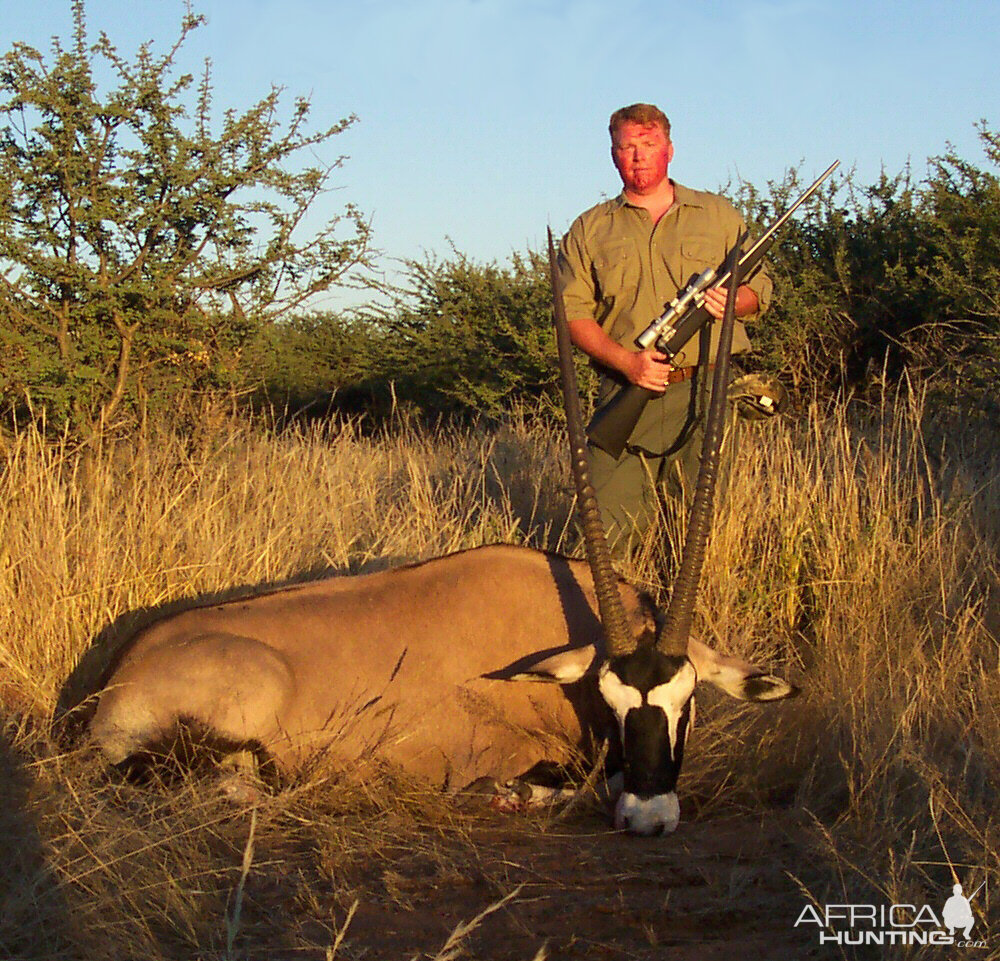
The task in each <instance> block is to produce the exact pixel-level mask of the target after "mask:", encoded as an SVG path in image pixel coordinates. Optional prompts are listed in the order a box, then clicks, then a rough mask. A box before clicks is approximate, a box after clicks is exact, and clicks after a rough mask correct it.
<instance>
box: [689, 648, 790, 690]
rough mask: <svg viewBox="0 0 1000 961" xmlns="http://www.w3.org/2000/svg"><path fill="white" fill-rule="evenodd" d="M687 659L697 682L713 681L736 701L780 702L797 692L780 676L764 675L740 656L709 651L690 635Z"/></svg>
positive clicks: (712, 682)
mask: <svg viewBox="0 0 1000 961" xmlns="http://www.w3.org/2000/svg"><path fill="white" fill-rule="evenodd" d="M688 659H689V660H690V661H691V663H692V664H694V669H695V670H696V671H697V672H698V680H699V681H707V682H708V683H709V684H714V685H715V686H716V687H717V688H719V690H720V691H725V692H726V693H727V694H728V695H730V697H735V698H737V699H738V700H740V701H780V700H783V699H784V698H787V697H795V695H796V694H798V693H799V689H798V688H797V687H795V685H794V684H789V683H788V681H786V680H785V679H784V678H781V677H777V676H776V675H774V674H766V673H765V672H764V671H763V670H762V669H761V668H759V667H755V666H754V665H753V664H751V663H749V662H748V661H744V660H743V659H742V658H739V657H730V656H729V655H726V654H720V653H719V652H718V651H713V650H712V648H710V647H709V646H708V645H707V644H702V642H701V641H696V640H694V639H693V638H692V639H691V640H689V641H688Z"/></svg>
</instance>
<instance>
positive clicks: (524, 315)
mask: <svg viewBox="0 0 1000 961" xmlns="http://www.w3.org/2000/svg"><path fill="white" fill-rule="evenodd" d="M405 265H406V270H407V279H406V282H405V284H404V285H403V286H400V287H397V288H395V289H393V290H392V291H391V292H390V298H389V302H388V303H387V304H382V305H380V306H376V307H370V308H368V309H367V310H365V311H363V312H362V314H361V316H362V318H363V319H364V320H366V321H367V322H368V323H369V324H371V325H372V327H373V328H374V329H376V330H378V331H380V332H381V333H382V334H384V335H385V346H386V354H385V357H384V366H383V368H382V371H381V373H382V375H383V376H385V377H388V378H391V379H392V380H393V381H394V382H395V384H396V389H397V391H398V392H399V394H400V396H402V397H404V398H405V399H408V400H412V401H414V402H416V403H417V404H418V405H420V406H422V407H424V408H432V409H434V410H437V411H447V410H451V411H454V410H468V411H473V412H476V413H482V414H488V415H495V416H499V415H502V414H503V413H504V412H505V411H507V410H509V409H510V404H511V399H512V398H513V397H516V398H518V399H520V400H522V401H528V402H529V403H531V402H535V403H537V404H538V407H539V409H541V410H546V411H552V410H554V409H560V408H561V401H560V400H559V387H558V373H557V369H556V348H555V338H554V334H553V330H552V293H551V287H550V285H549V276H548V262H547V260H546V259H545V258H544V257H542V256H541V255H540V254H536V253H534V252H531V251H529V252H528V253H526V254H524V255H522V254H518V253H515V254H514V255H513V256H512V258H511V261H510V263H509V264H507V265H498V264H496V263H489V264H478V263H475V262H474V261H472V260H471V259H470V258H468V257H467V256H466V255H464V254H461V253H458V252H457V251H456V252H455V256H454V257H453V259H450V260H444V261H439V260H437V259H435V258H432V257H428V258H426V259H425V260H423V261H417V260H408V261H406V262H405ZM579 373H580V376H581V378H582V379H585V378H586V372H585V369H584V368H583V367H582V366H581V369H580V371H579Z"/></svg>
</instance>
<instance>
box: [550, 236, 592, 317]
mask: <svg viewBox="0 0 1000 961" xmlns="http://www.w3.org/2000/svg"><path fill="white" fill-rule="evenodd" d="M557 267H558V271H559V280H560V282H561V284H562V296H563V303H564V304H565V305H566V317H567V318H568V319H569V320H580V319H581V318H584V317H586V318H590V319H593V318H594V315H595V313H596V307H597V292H596V287H595V285H594V274H593V269H592V259H591V256H590V254H589V253H588V252H587V247H586V243H585V240H584V229H583V224H582V222H581V220H580V218H577V219H576V220H575V221H574V222H573V224H572V226H571V227H570V228H569V232H568V233H567V234H566V236H565V237H563V239H562V243H561V244H560V245H559V259H558V262H557Z"/></svg>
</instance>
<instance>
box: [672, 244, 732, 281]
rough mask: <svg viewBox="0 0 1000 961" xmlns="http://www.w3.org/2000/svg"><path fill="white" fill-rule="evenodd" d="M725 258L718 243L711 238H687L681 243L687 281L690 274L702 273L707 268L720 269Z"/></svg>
mask: <svg viewBox="0 0 1000 961" xmlns="http://www.w3.org/2000/svg"><path fill="white" fill-rule="evenodd" d="M724 256H725V251H724V250H722V251H721V252H720V248H719V243H718V241H715V240H713V239H712V238H711V237H702V236H694V237H685V238H684V239H683V240H682V241H681V271H682V273H683V274H684V279H685V281H686V280H687V275H688V274H690V273H699V274H700V273H701V272H702V271H703V270H704V269H705V268H706V267H718V266H719V262H720V261H721V260H722V258H723V257H724Z"/></svg>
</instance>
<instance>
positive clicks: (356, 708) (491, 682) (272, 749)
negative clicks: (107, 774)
mask: <svg viewBox="0 0 1000 961" xmlns="http://www.w3.org/2000/svg"><path fill="white" fill-rule="evenodd" d="M619 590H620V594H621V597H622V601H623V603H624V605H625V610H626V612H627V617H628V620H629V623H630V624H631V626H632V629H633V631H634V633H635V635H636V636H638V635H640V634H642V633H644V632H650V631H652V630H653V629H654V623H653V618H654V611H653V608H652V606H651V605H650V604H649V602H648V601H647V600H646V599H645V598H644V597H643V596H642V595H640V593H639V592H638V591H637V590H636V589H635V588H633V587H631V586H630V585H628V584H627V583H626V582H624V581H620V583H619ZM600 637H601V629H600V623H599V621H598V618H597V614H596V600H595V598H594V594H593V585H592V580H591V575H590V571H589V568H588V566H587V563H586V562H585V561H576V560H569V559H566V558H563V557H560V556H558V555H555V554H548V553H544V552H541V551H536V550H531V549H528V548H521V547H512V546H491V547H482V548H477V549H474V550H468V551H464V552H461V553H457V554H451V555H448V556H445V557H439V558H435V559H433V560H429V561H426V562H424V563H420V564H416V565H413V566H409V567H403V568H398V569H395V570H389V571H383V572H380V573H375V574H367V575H362V576H356V577H348V576H344V577H330V578H327V579H324V580H320V581H315V582H311V583H306V584H302V585H298V586H294V587H290V588H286V589H282V590H278V591H275V592H272V593H267V594H263V595H260V596H257V597H252V598H249V599H246V600H236V601H231V602H228V603H223V604H213V605H209V606H202V607H196V608H194V609H192V610H189V611H186V612H184V613H181V614H177V615H173V616H170V617H167V618H165V619H163V620H161V621H158V622H156V623H154V624H153V625H152V626H150V627H148V628H146V629H144V630H142V631H141V632H140V633H138V634H137V635H136V636H135V637H134V638H133V639H132V640H131V641H130V642H129V644H128V645H127V647H126V648H125V650H124V653H123V655H122V657H121V659H120V661H119V663H118V665H117V667H116V668H115V669H114V671H113V673H112V676H111V677H110V679H109V681H108V684H107V686H106V688H105V690H104V691H103V693H102V695H101V697H100V701H99V704H98V707H97V711H96V714H95V716H94V719H93V721H92V723H91V727H90V731H91V735H92V737H93V738H94V739H95V741H96V742H97V744H98V745H99V746H100V748H101V749H102V751H103V752H104V754H105V755H106V756H107V758H108V759H109V760H110V761H111V762H112V763H120V762H123V761H125V760H127V759H128V758H130V757H132V756H134V755H137V754H141V753H142V752H144V751H147V750H150V749H152V748H154V747H155V746H157V745H159V744H161V743H163V742H164V741H165V740H169V738H170V736H171V735H172V733H173V732H174V731H175V729H176V727H177V724H178V722H179V721H181V720H183V721H186V722H193V723H194V724H196V725H198V726H200V727H204V728H206V729H208V730H210V731H212V732H214V733H215V734H216V735H218V736H219V737H220V738H222V739H223V740H225V741H227V742H231V743H232V744H234V745H238V744H250V745H253V746H256V747H258V748H260V749H262V750H263V752H265V753H266V754H267V755H268V756H269V757H271V758H272V759H273V760H274V762H275V763H276V764H277V766H278V768H279V770H280V771H282V772H284V773H286V774H289V773H293V772H295V771H297V770H299V769H301V767H302V766H303V765H304V764H305V763H306V762H308V761H309V759H310V758H312V757H314V756H315V755H316V753H317V752H318V751H322V750H325V751H331V752H333V753H334V754H335V756H336V758H337V760H338V761H341V762H343V763H351V762H353V761H355V760H356V759H357V758H359V757H362V756H365V755H371V754H375V755H377V756H379V757H381V758H384V759H386V760H387V761H390V762H394V763H395V764H398V765H399V766H400V767H401V768H402V769H403V770H405V771H407V772H409V773H410V774H413V775H417V776H419V777H421V778H426V779H429V780H430V781H431V782H433V783H435V784H437V785H440V786H444V785H446V784H447V785H450V786H452V787H461V786H463V785H465V784H467V783H469V782H471V781H473V780H475V779H476V778H479V777H482V776H491V777H495V778H497V779H500V780H505V779H507V778H510V777H513V776H515V775H518V774H520V773H522V772H523V771H525V770H526V769H528V768H530V767H531V766H532V765H533V764H534V763H535V762H537V761H540V760H544V759H551V760H556V761H561V760H565V759H566V755H567V752H568V750H570V749H571V748H572V746H573V745H577V746H583V747H584V748H585V749H586V748H588V747H591V746H592V744H593V741H594V736H595V734H596V735H597V736H605V735H606V733H607V732H608V731H610V730H612V729H613V728H614V722H613V721H612V720H611V718H610V713H609V711H608V709H607V707H606V706H605V704H604V702H603V700H602V699H601V697H600V695H599V694H598V692H597V689H596V684H595V683H594V682H593V680H592V678H591V677H589V676H588V677H583V678H582V679H581V680H577V681H575V682H574V683H569V684H522V683H516V682H515V681H514V679H523V678H525V677H535V676H536V674H540V675H541V678H539V679H549V680H559V679H560V677H566V676H570V675H572V676H575V677H579V676H580V675H581V673H583V672H584V671H585V670H586V669H588V668H590V669H591V670H592V669H594V668H596V666H598V664H599V662H600V657H598V656H595V649H594V645H595V644H598V643H599V642H600ZM689 656H690V657H691V659H692V661H693V662H694V663H695V666H696V668H697V669H698V672H699V676H700V677H702V678H703V679H707V680H710V681H713V682H714V683H717V684H718V685H719V686H720V687H723V688H724V689H725V690H727V691H728V692H729V693H731V694H733V695H734V696H737V697H741V696H744V695H743V693H742V685H743V682H744V681H745V680H746V679H747V678H748V677H752V676H754V675H756V674H757V673H759V672H756V671H755V669H753V668H752V667H751V666H750V665H748V664H746V663H745V662H743V661H740V660H738V659H735V658H726V657H721V656H719V655H717V654H715V652H713V651H711V650H710V649H708V648H707V647H705V646H704V645H702V644H700V643H698V642H691V645H690V655H689ZM566 672H568V673H566ZM488 674H489V675H493V677H491V678H486V677H484V675H488ZM505 678H510V679H511V680H505Z"/></svg>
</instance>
